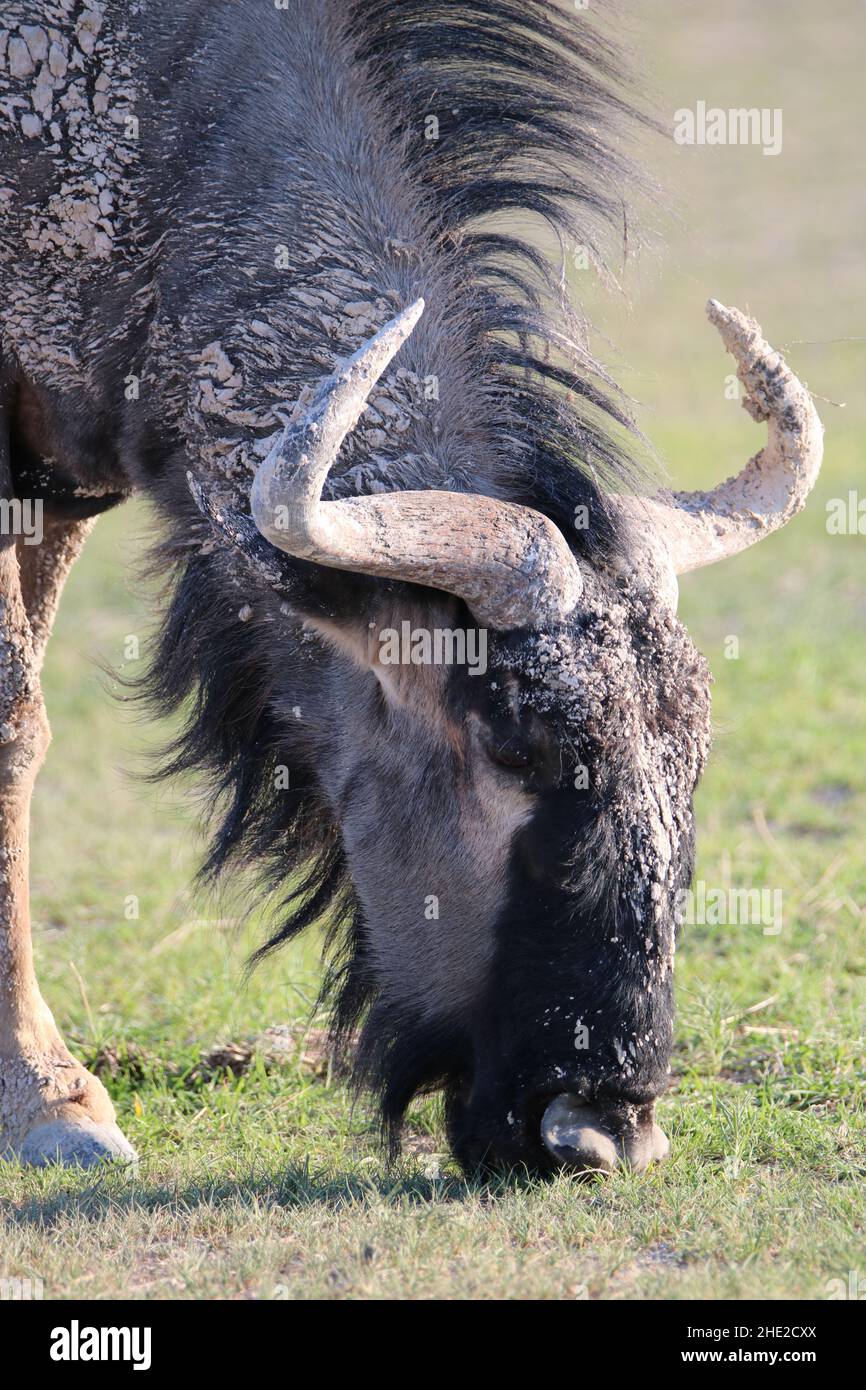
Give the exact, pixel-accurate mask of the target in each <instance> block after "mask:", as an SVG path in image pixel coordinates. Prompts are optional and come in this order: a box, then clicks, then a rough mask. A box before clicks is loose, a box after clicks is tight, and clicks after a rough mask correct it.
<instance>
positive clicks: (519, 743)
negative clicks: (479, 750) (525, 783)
mask: <svg viewBox="0 0 866 1390" xmlns="http://www.w3.org/2000/svg"><path fill="white" fill-rule="evenodd" d="M487 756H488V758H489V759H490V761H491V762H493V763H496V765H497V767H506V768H513V769H514V770H515V771H522V770H524V769H526V768H528V767H532V765H533V763H534V762H535V756H534V754H533V751H532V749H531V748H530V746H529V744H528V743H527V742H526V740H525V739H523V738H521V737H520V736H519V735H518V734H511V735H510V736H509V737H507V738H496V737H495V736H493V737H492V738H490V739H489V741H488V743H487Z"/></svg>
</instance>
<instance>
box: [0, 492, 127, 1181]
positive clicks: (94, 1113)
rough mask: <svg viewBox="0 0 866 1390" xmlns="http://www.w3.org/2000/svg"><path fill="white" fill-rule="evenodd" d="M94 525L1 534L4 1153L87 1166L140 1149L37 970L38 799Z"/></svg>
mask: <svg viewBox="0 0 866 1390" xmlns="http://www.w3.org/2000/svg"><path fill="white" fill-rule="evenodd" d="M92 525H93V521H92V520H91V519H87V520H76V521H67V520H62V521H58V520H53V521H52V520H48V519H46V521H45V526H44V535H43V540H42V542H41V544H38V545H27V544H25V543H24V541H23V540H22V539H21V538H19V539H18V540H13V539H12V538H11V537H7V536H4V537H0V546H2V549H0V1157H6V1158H12V1157H17V1158H19V1159H21V1161H22V1162H25V1163H29V1164H33V1165H35V1166H38V1167H41V1166H43V1165H45V1164H48V1163H53V1162H60V1163H66V1164H79V1165H81V1166H82V1167H89V1166H90V1165H92V1164H94V1163H97V1162H99V1161H100V1160H103V1159H106V1158H117V1159H125V1160H133V1159H134V1158H135V1152H134V1150H133V1149H132V1148H131V1147H130V1145H129V1143H128V1142H127V1140H126V1139H125V1138H124V1136H123V1134H122V1133H121V1131H120V1129H119V1128H118V1126H117V1124H116V1121H115V1114H114V1107H113V1105H112V1103H111V1101H110V1100H109V1098H108V1094H107V1092H106V1090H105V1088H104V1086H103V1085H102V1083H101V1081H99V1080H98V1079H97V1078H96V1077H95V1076H91V1074H90V1073H89V1072H88V1071H87V1070H86V1069H85V1068H84V1067H83V1066H82V1065H81V1063H80V1062H78V1061H76V1059H75V1058H74V1057H73V1056H72V1054H71V1053H70V1052H69V1050H68V1049H67V1047H66V1045H65V1043H64V1042H63V1039H62V1038H61V1036H60V1033H59V1031H58V1029H57V1025H56V1024H55V1022H54V1019H53V1017H52V1015H51V1011H50V1009H49V1008H48V1006H47V1004H46V1003H45V1001H44V999H43V998H42V995H41V993H40V990H39V985H38V983H37V980H36V974H35V971H34V967H33V948H32V943H31V939H30V904H29V894H28V869H29V844H28V840H29V827H30V797H31V793H32V790H33V783H34V781H35V779H36V774H37V772H38V770H39V767H40V765H41V763H42V761H43V759H44V757H45V752H46V749H47V747H48V742H49V739H50V729H49V725H48V719H47V716H46V712H45V704H44V701H43V698H42V691H41V688H40V681H39V673H40V669H41V666H42V659H43V656H44V653H45V646H46V643H47V640H48V635H49V633H50V631H51V626H52V623H53V620H54V615H55V612H56V609H57V603H58V601H59V598H60V592H61V589H62V587H63V583H64V580H65V578H66V575H67V574H68V572H69V569H70V567H71V565H72V562H73V560H75V558H76V557H77V555H78V554H79V552H80V551H81V548H82V546H83V544H84V541H85V538H86V536H87V534H88V532H89V530H90V529H91V527H92Z"/></svg>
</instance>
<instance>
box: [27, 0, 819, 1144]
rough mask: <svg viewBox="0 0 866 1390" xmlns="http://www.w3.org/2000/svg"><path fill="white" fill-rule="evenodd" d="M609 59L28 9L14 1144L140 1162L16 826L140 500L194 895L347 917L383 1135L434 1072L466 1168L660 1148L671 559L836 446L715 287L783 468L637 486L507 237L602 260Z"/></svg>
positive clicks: (308, 8) (762, 459) (753, 529)
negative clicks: (64, 997)
mask: <svg viewBox="0 0 866 1390" xmlns="http://www.w3.org/2000/svg"><path fill="white" fill-rule="evenodd" d="M621 70H622V69H621V66H620V59H619V57H618V55H617V52H616V50H615V48H614V47H613V46H611V45H610V44H609V42H608V41H607V40H606V39H605V38H604V37H603V35H602V33H601V32H600V31H599V29H598V27H597V23H596V20H595V17H594V16H593V15H592V14H591V13H588V12H585V11H581V10H574V9H573V8H572V7H567V6H566V5H564V4H558V3H543V2H542V0H466V3H451V0H293V3H292V4H291V5H283V6H280V5H279V4H264V3H263V4H260V5H237V4H235V3H232V0H211V2H210V3H208V4H200V3H196V0H41V3H39V4H36V3H33V2H31V0H0V478H2V492H0V499H3V500H5V503H6V504H7V505H6V512H5V515H6V516H7V517H11V518H13V520H14V518H15V517H16V516H21V517H23V516H24V514H25V511H24V505H23V504H24V503H25V502H26V503H27V504H28V505H29V506H30V507H31V509H32V508H36V509H37V512H38V515H40V516H41V517H42V526H41V530H42V535H41V540H40V542H39V543H38V544H33V543H31V542H33V541H34V540H35V539H36V537H35V536H34V535H29V534H23V533H22V527H21V526H18V527H16V526H14V525H8V526H6V527H4V534H3V536H2V548H0V609H2V614H0V859H2V872H0V1125H2V1133H3V1144H4V1145H5V1152H6V1153H7V1155H17V1156H19V1157H20V1158H21V1159H22V1160H23V1161H26V1162H29V1163H34V1164H42V1163H47V1162H51V1161H54V1160H61V1161H64V1162H67V1163H81V1164H88V1163H92V1162H96V1161H97V1160H99V1159H102V1158H105V1157H119V1158H129V1157H131V1155H132V1150H131V1148H130V1146H129V1144H128V1142H127V1141H126V1139H125V1138H124V1136H123V1134H122V1133H121V1131H120V1129H119V1128H118V1126H117V1123H116V1120H115V1116H114V1111H113V1109H112V1106H111V1103H110V1101H109V1098H108V1096H107V1094H106V1092H105V1091H104V1089H103V1087H102V1085H101V1083H100V1082H99V1081H98V1080H97V1079H96V1078H95V1077H93V1076H92V1075H90V1074H89V1073H88V1072H87V1071H86V1070H85V1069H84V1068H83V1067H82V1066H81V1065H80V1063H79V1062H77V1061H76V1060H75V1059H74V1058H73V1057H72V1056H71V1055H70V1053H69V1051H68V1050H67V1048H66V1046H65V1044H64V1042H63V1040H62V1038H61V1036H60V1034H59V1032H58V1029H57V1027H56V1025H55V1023H54V1020H53V1018H52V1016H51V1013H50V1011H49V1009H48V1008H47V1006H46V1004H45V1003H44V1001H43V999H42V996H41V994H40V992H39V987H38V984H37V982H36V977H35V974H34V969H33V960H32V951H31V943H30V925H29V914H28V898H27V827H28V815H29V803H30V794H31V789H32V785H33V781H34V778H35V775H36V772H37V769H38V767H39V764H40V761H41V759H42V756H43V753H44V749H45V746H46V743H47V740H48V725H47V722H46V716H45V709H44V705H43V701H42V696H41V693H40V685H39V668H40V663H41V660H42V656H43V652H44V649H45V644H46V641H47V638H48V635H49V632H50V628H51V622H52V618H53V615H54V611H55V608H56V604H57V601H58V598H59V594H60V589H61V587H62V584H63V579H64V577H65V575H66V573H67V571H68V569H69V566H70V565H71V563H72V561H73V560H74V558H75V557H76V555H77V554H78V552H79V550H80V549H81V546H82V544H83V541H84V538H85V536H86V534H87V532H88V530H89V529H90V527H91V525H92V524H93V518H94V517H95V516H96V514H97V513H99V512H101V511H103V510H104V509H105V508H106V507H109V506H112V505H114V504H115V503H117V502H119V501H121V500H122V499H123V498H125V497H127V496H128V495H130V494H132V493H136V494H139V495H142V496H144V497H145V498H147V499H149V501H150V502H151V503H152V505H153V508H154V510H155V513H156V515H157V517H158V520H159V524H160V527H161V534H162V537H163V539H162V541H161V543H160V546H159V549H158V551H157V553H156V557H155V560H154V565H155V568H156V569H157V570H158V571H159V572H160V573H162V574H167V575H170V576H171V594H170V597H169V599H168V601H167V608H166V613H165V618H164V622H163V625H162V629H161V635H160V637H159V641H158V645H157V650H156V652H155V655H154V659H153V662H152V665H151V667H150V674H149V676H148V678H147V680H146V683H145V687H144V694H145V695H146V696H147V697H148V698H149V699H150V700H151V701H152V702H153V703H154V705H155V706H156V707H157V708H158V709H159V710H160V711H162V712H166V711H168V712H172V711H179V712H180V714H181V717H182V724H181V727H180V732H179V733H178V735H177V739H176V741H175V743H174V745H173V747H172V750H171V753H170V755H169V758H168V762H167V770H168V771H169V772H173V773H177V772H186V771H189V770H192V769H195V770H198V771H199V772H200V773H202V774H204V775H206V776H207V777H208V778H209V779H210V782H211V785H212V787H213V791H214V795H213V804H214V805H215V806H216V807H217V808H218V811H217V812H216V814H215V825H214V837H213V842H212V849H211V852H210V855H209V858H208V861H207V864H206V867H205V871H206V872H207V873H211V874H217V873H219V871H221V870H223V869H225V868H226V867H228V866H235V865H253V866H257V867H258V869H259V871H260V876H261V879H262V881H263V882H264V883H266V884H267V885H269V886H272V887H274V888H276V890H277V892H278V895H279V898H280V902H281V908H280V916H279V919H278V922H277V925H276V927H275V930H274V934H273V937H272V939H271V940H270V941H269V942H268V943H267V945H266V946H265V947H264V948H263V952H262V953H261V954H266V953H267V952H269V951H270V950H272V949H273V948H274V947H276V946H278V945H279V944H280V943H281V942H283V941H285V940H287V939H288V938H289V937H290V936H292V935H293V934H294V933H296V932H298V931H300V930H301V929H302V928H304V927H305V926H307V925H309V924H312V923H314V922H316V921H318V920H319V919H326V920H329V921H330V923H331V938H330V940H331V945H332V948H333V956H332V964H331V969H330V974H329V977H328V988H329V989H330V991H331V994H332V997H333V999H334V1003H335V1024H334V1032H335V1039H336V1041H337V1042H338V1043H340V1042H341V1041H342V1042H343V1043H345V1041H346V1040H347V1039H348V1038H349V1036H350V1035H351V1036H352V1037H353V1038H354V1035H355V1033H356V1031H357V1030H359V1040H358V1042H357V1046H355V1047H353V1048H352V1057H353V1064H354V1067H355V1073H356V1077H357V1079H358V1080H359V1082H362V1083H365V1084H367V1085H369V1086H370V1087H371V1088H372V1090H373V1091H374V1092H375V1094H376V1095H377V1096H378V1099H379V1102H380V1107H381V1115H382V1120H383V1125H384V1128H385V1130H386V1132H387V1134H388V1135H389V1136H390V1138H391V1141H392V1143H396V1142H397V1138H398V1135H399V1128H400V1122H401V1119H402V1116H403V1114H404V1112H405V1109H406V1107H407V1105H408V1104H409V1102H410V1100H411V1099H412V1097H413V1096H414V1095H415V1094H416V1093H418V1092H419V1091H422V1090H426V1089H431V1088H437V1087H439V1088H442V1089H444V1091H445V1095H446V1112H447V1123H448V1130H449V1137H450V1141H451V1144H452V1147H453V1149H454V1152H455V1154H456V1155H457V1156H458V1158H459V1159H460V1160H461V1162H462V1163H464V1164H465V1165H466V1166H473V1165H476V1164H483V1163H488V1162H498V1163H502V1164H518V1163H520V1164H526V1165H527V1166H528V1167H530V1168H532V1169H535V1170H545V1169H552V1168H555V1167H557V1166H560V1165H566V1166H571V1167H573V1168H575V1169H578V1170H580V1169H586V1168H592V1169H612V1168H614V1167H615V1166H616V1165H617V1164H621V1163H628V1164H631V1165H633V1166H635V1167H637V1168H643V1167H645V1166H646V1165H647V1164H648V1163H650V1162H651V1161H652V1160H653V1159H660V1158H662V1157H664V1155H665V1153H666V1151H667V1147H668V1145H667V1140H666V1138H665V1136H664V1134H663V1133H662V1131H661V1130H660V1128H659V1126H658V1124H657V1123H656V1121H655V1119H654V1106H655V1101H656V1099H657V1097H658V1096H659V1094H660V1093H661V1092H662V1091H663V1089H664V1087H665V1085H666V1077H667V1074H668V1058H669V1054H670V1049H671V1037H672V1019H673V980H672V975H673V957H674V935H675V905H676V901H677V895H678V893H679V892H680V891H681V890H682V889H683V888H684V887H686V886H687V884H688V883H689V880H690V876H691V873H692V863H693V843H694V829H693V817H692V794H693V791H694V787H695V784H696V782H697V780H698V778H699V776H700V773H701V769H702V768H703V766H704V763H705V760H706V756H707V750H708V746H709V741H710V722H709V720H710V710H709V707H710V700H709V676H708V672H707V668H706V665H705V662H704V660H703V659H702V657H701V656H700V655H699V654H698V653H697V652H696V651H695V649H694V648H693V646H692V644H691V642H690V640H689V637H688V634H687V633H686V632H685V630H684V629H683V628H682V626H681V625H680V624H679V623H678V621H677V618H676V615H675V606H676V591H677V584H676V576H677V575H678V574H679V573H681V572H683V571H686V570H689V569H692V568H694V567H696V566H698V565H703V564H708V563H710V562H713V561H716V560H720V559H723V558H725V557H727V556H730V555H733V554H735V553H736V552H737V551H739V550H741V549H742V548H743V547H745V546H747V545H750V544H751V543H753V542H754V541H757V540H760V539H761V538H763V537H764V536H765V535H767V534H768V533H769V532H770V531H772V530H773V529H775V528H776V527H778V526H780V525H782V524H783V523H784V522H786V521H787V520H788V519H789V518H790V517H791V516H792V515H793V514H794V513H795V512H796V511H797V510H798V509H799V508H800V507H801V506H802V504H803V502H804V500H805V497H806V495H807V493H808V491H809V489H810V487H811V486H812V484H813V482H814V480H815V477H816V474H817V470H818V467H819V464H820V457H821V428H820V424H819V422H818V419H817V416H816V414H815V412H814V409H813V407H812V403H811V400H810V398H809V396H808V394H807V392H806V391H805V390H804V388H803V387H802V386H801V385H800V384H799V382H797V380H796V379H795V378H794V376H793V375H792V374H791V372H790V371H789V370H788V368H787V367H786V365H785V363H784V362H783V360H782V358H781V357H780V356H779V355H778V354H776V353H775V352H773V350H772V349H771V348H770V347H768V345H767V344H766V343H765V342H764V341H763V339H762V337H761V334H760V331H759V329H758V327H757V325H756V324H755V323H753V322H752V321H751V320H749V319H746V318H745V317H744V316H742V315H741V314H739V313H738V312H737V311H736V310H729V309H725V308H723V307H722V306H721V305H719V304H716V303H715V302H711V304H710V308H709V314H710V318H711V320H712V322H713V323H714V324H715V325H716V327H717V328H718V329H719V330H720V332H721V335H722V338H723V340H724V343H725V346H726V347H727V348H728V349H729V351H730V352H731V353H732V354H733V356H734V358H735V359H736V362H737V368H738V372H739V376H740V380H741V382H742V384H743V388H744V396H745V403H746V405H747V407H748V408H749V410H750V411H751V413H752V414H753V415H754V417H755V419H757V420H760V421H766V422H767V425H768V429H769V440H768V443H767V446H766V447H765V448H764V449H763V450H762V452H761V453H760V454H758V455H757V457H756V458H754V459H753V460H752V461H751V462H750V463H748V464H747V465H746V467H745V468H744V469H743V471H742V472H741V473H740V474H739V475H738V476H737V477H735V478H733V479H731V480H729V481H728V482H726V483H724V484H722V485H721V486H720V487H717V488H715V489H714V490H712V491H709V492H701V493H669V492H665V491H661V492H657V493H653V494H652V495H648V496H642V495H639V494H638V493H637V492H636V490H635V482H636V480H638V481H639V475H637V474H636V473H635V471H634V470H633V468H632V467H631V465H630V463H629V458H628V452H627V450H626V449H625V448H624V447H623V446H622V445H620V444H617V443H616V442H615V439H616V438H619V437H620V435H621V434H622V432H621V431H619V430H618V429H617V425H618V424H620V425H621V424H625V423H627V422H626V416H625V414H624V412H623V408H622V406H621V404H620V403H619V400H618V397H617V394H616V391H615V389H614V388H613V386H612V384H611V383H609V382H608V381H607V380H606V378H605V377H604V375H603V373H602V372H601V371H600V369H599V368H598V367H597V365H596V364H595V363H594V362H593V360H592V358H591V357H590V355H589V353H588V350H587V348H586V344H585V341H584V337H583V333H582V328H581V325H580V323H579V321H578V320H577V318H576V316H575V315H574V314H573V313H572V312H571V311H570V309H569V307H568V303H567V301H566V298H565V294H564V289H563V284H564V275H563V273H562V269H561V266H560V265H559V263H558V260H559V258H558V257H552V258H549V257H548V256H547V255H545V254H544V253H543V252H542V251H541V250H540V249H539V246H540V245H541V244H543V243H542V242H541V241H540V240H539V239H538V238H532V237H526V238H524V236H523V234H522V233H520V232H519V231H518V230H517V228H518V227H520V226H523V227H525V226H526V223H527V219H528V218H529V217H530V216H538V217H540V218H541V219H543V220H544V221H545V222H546V223H547V224H548V226H549V227H552V228H553V229H554V230H555V231H556V232H557V233H558V235H559V238H560V241H561V244H562V245H564V246H565V247H567V248H577V247H580V248H581V249H582V250H583V251H585V253H586V254H587V255H589V256H590V257H592V258H595V257H596V255H597V252H596V250H595V247H596V241H597V234H598V229H599V225H600V224H601V223H603V222H604V221H605V220H608V221H610V220H613V221H616V220H617V219H618V218H620V217H621V210H622V191H621V190H622V184H623V181H624V180H625V181H626V182H627V180H628V171H627V169H626V168H625V167H624V166H623V164H622V161H621V159H620V156H619V155H618V154H617V153H616V150H617V148H618V146H619V142H618V136H617V132H618V128H619V125H620V122H621V121H622V120H623V119H627V118H628V100H627V93H623V92H622V91H620V89H619V85H618V84H619V79H618V76H617V74H618V73H619V72H621ZM512 214H517V215H518V217H517V219H516V220H515V217H514V216H512ZM547 240H548V241H549V237H548V238H547ZM16 503H17V504H18V511H17V512H16V510H15V504H16ZM35 514H36V513H34V515H35ZM28 515H29V513H28ZM16 532H17V533H16ZM469 638H472V641H471V642H470V641H469ZM469 650H472V651H474V652H475V653H476V656H478V655H479V654H480V653H482V652H483V656H484V659H483V660H481V659H480V657H479V659H478V660H476V661H475V662H474V664H470V663H469V662H468V660H467V661H462V660H461V659H460V653H461V651H463V652H467V651H469ZM437 653H438V659H437V656H436V654H437Z"/></svg>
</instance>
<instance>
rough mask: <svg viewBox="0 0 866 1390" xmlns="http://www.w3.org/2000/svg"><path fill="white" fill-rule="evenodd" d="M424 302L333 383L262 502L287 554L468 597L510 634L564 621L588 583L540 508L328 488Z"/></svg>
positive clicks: (273, 463)
mask: <svg viewBox="0 0 866 1390" xmlns="http://www.w3.org/2000/svg"><path fill="white" fill-rule="evenodd" d="M423 309H424V301H423V299H419V300H417V301H416V302H415V303H414V304H412V305H411V306H410V307H409V308H408V309H404V310H403V312H402V313H401V314H398V315H397V317H396V318H394V319H392V320H391V322H390V323H388V324H386V325H385V327H384V328H383V329H381V331H380V332H379V333H377V334H376V336H375V337H374V338H371V340H370V341H369V342H368V343H367V344H365V346H364V347H362V348H360V349H359V351H358V352H356V353H354V355H353V356H352V357H349V358H348V359H347V360H346V361H345V362H344V363H343V364H342V366H340V367H339V368H338V369H337V370H336V371H335V372H334V374H333V375H332V376H330V377H327V378H326V379H325V381H323V382H322V384H321V386H320V387H319V389H318V391H317V392H316V395H315V397H314V399H313V401H312V402H311V404H310V406H309V408H308V410H307V411H306V413H305V415H304V417H303V419H302V420H300V421H298V422H297V423H294V424H292V423H289V424H287V425H286V428H285V431H284V433H283V435H282V437H281V438H280V439H279V441H278V442H277V444H276V445H275V446H274V448H273V449H272V450H271V452H270V453H269V454H268V456H267V458H266V459H264V461H263V462H262V464H261V466H260V467H259V469H258V471H257V473H256V476H255V480H254V482H253V486H252V492H251V495H250V503H251V509H252V515H253V520H254V521H255V523H256V526H257V527H258V528H259V530H260V531H261V533H262V535H263V536H265V537H266V538H267V540H269V541H270V542H271V544H272V545H274V546H276V547H277V548H278V549H280V550H283V551H285V552H286V553H287V554H289V555H294V556H296V557H297V558H299V559H304V560H313V561H315V563H316V564H319V565H328V566H330V567H331V568H333V569H342V570H352V571H354V572H355V573H358V574H374V575H381V576H382V577H383V578H389V579H403V580H408V581H410V582H411V583H413V584H425V585H428V586H429V587H430V588H433V589H442V590H444V591H445V592H446V593H450V594H456V595H457V596H458V597H460V598H462V599H463V600H464V601H465V602H466V603H467V605H468V607H469V609H470V610H471V612H472V614H473V615H474V617H475V619H476V621H477V622H479V623H481V624H483V625H485V626H488V627H491V628H495V629H499V630H501V631H506V630H508V629H510V628H515V627H536V626H539V625H544V624H555V623H561V622H563V621H564V620H565V618H566V617H567V616H568V614H569V613H570V612H571V611H572V609H573V608H574V607H575V605H576V604H577V601H578V599H579V598H580V594H581V590H582V580H581V575H580V570H579V568H578V565H577V561H576V560H575V558H574V556H573V555H572V553H571V551H570V550H569V547H568V545H567V543H566V541H565V538H564V536H563V535H562V533H561V532H560V531H559V530H558V529H557V527H556V526H555V525H554V524H553V522H552V521H550V520H549V519H548V518H547V517H545V516H543V515H542V514H541V513H540V512H536V511H533V510H532V509H531V508H529V507H521V506H516V505H515V504H514V503H511V502H503V501H500V500H498V499H496V498H493V497H483V496H480V495H478V494H474V493H460V492H435V491H429V492H388V493H378V494H377V495H376V496H375V497H366V496H365V497H347V498H343V499H341V500H339V501H331V502H323V501H322V488H323V487H324V484H325V479H326V478H327V476H328V472H329V470H330V468H331V466H332V464H333V462H334V460H335V459H336V457H337V453H338V451H339V449H340V446H341V444H342V443H343V440H344V439H345V438H346V435H347V434H348V433H349V432H350V430H352V429H354V427H355V425H356V424H357V423H358V420H359V419H360V417H361V415H362V413H363V411H364V409H365V408H366V405H367V397H368V395H369V392H370V390H371V388H372V387H373V385H374V384H375V382H376V381H378V379H379V377H380V376H381V375H382V373H383V372H384V371H385V369H386V367H387V366H388V363H389V362H390V361H391V360H392V358H393V357H394V355H395V354H396V352H397V351H398V349H399V348H400V347H401V346H402V344H403V343H404V342H405V341H406V339H407V338H408V337H409V334H410V333H411V332H412V329H413V328H414V327H415V324H416V323H417V322H418V319H419V318H420V316H421V314H422V312H423Z"/></svg>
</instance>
